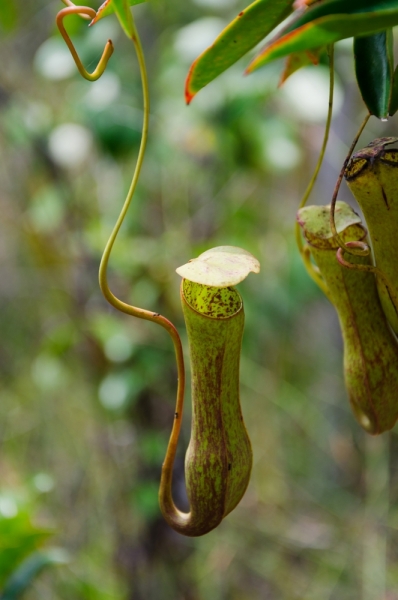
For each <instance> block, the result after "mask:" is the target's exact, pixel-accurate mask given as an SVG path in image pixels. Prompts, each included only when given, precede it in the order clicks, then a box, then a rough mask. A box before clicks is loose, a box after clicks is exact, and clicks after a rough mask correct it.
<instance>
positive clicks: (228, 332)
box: [161, 279, 252, 536]
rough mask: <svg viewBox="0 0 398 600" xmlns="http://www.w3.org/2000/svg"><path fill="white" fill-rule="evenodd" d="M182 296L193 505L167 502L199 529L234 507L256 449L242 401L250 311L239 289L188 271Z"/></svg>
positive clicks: (173, 515) (193, 532)
mask: <svg viewBox="0 0 398 600" xmlns="http://www.w3.org/2000/svg"><path fill="white" fill-rule="evenodd" d="M181 300H182V308H183V313H184V318H185V323H186V327H187V333H188V339H189V347H190V356H191V378H192V433H191V440H190V443H189V447H188V450H187V453H186V458H185V477H186V485H187V494H188V499H189V504H190V512H189V513H187V514H184V513H182V512H181V511H179V510H178V509H176V508H175V506H174V504H172V503H171V502H170V503H168V504H163V505H162V506H161V508H162V512H163V515H164V517H165V519H166V521H167V522H168V523H169V524H170V525H171V526H172V527H173V528H174V529H175V530H176V531H178V532H179V533H182V534H184V535H189V536H198V535H203V534H205V533H207V532H208V531H210V530H211V529H214V528H215V527H216V526H217V525H218V524H219V523H220V522H221V520H222V519H223V518H224V517H225V516H226V515H227V514H228V513H229V512H231V510H233V509H234V508H235V506H236V505H237V504H238V502H239V501H240V499H241V498H242V496H243V494H244V492H245V490H246V487H247V485H248V483H249V478H250V472H251V467H252V450H251V444H250V440H249V437H248V435H247V431H246V428H245V425H244V422H243V417H242V412H241V408H240V401H239V359H240V350H241V342H242V335H243V326H244V312H243V305H242V300H241V298H240V296H239V294H238V292H237V291H236V290H235V289H233V288H214V287H209V286H204V285H201V284H197V283H193V282H191V281H188V280H186V279H184V280H183V281H182V284H181ZM199 311H200V312H199Z"/></svg>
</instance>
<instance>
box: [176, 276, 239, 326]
mask: <svg viewBox="0 0 398 600" xmlns="http://www.w3.org/2000/svg"><path fill="white" fill-rule="evenodd" d="M181 295H182V297H183V298H184V300H185V302H186V303H187V304H188V306H189V307H190V308H192V309H193V310H194V311H195V312H197V313H199V314H200V315H203V316H204V317H208V318H210V319H217V320H221V319H230V318H231V317H233V316H234V315H236V314H237V313H238V312H239V311H241V310H242V308H243V303H242V298H241V297H240V294H239V293H238V292H237V290H236V289H235V288H233V287H223V288H219V287H211V286H208V285H203V284H201V283H194V282H193V281H189V279H183V280H182V283H181Z"/></svg>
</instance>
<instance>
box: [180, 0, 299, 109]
mask: <svg viewBox="0 0 398 600" xmlns="http://www.w3.org/2000/svg"><path fill="white" fill-rule="evenodd" d="M292 5H293V0H256V1H255V2H253V4H251V5H250V6H248V7H247V8H246V9H245V10H243V11H242V12H240V13H239V15H238V16H237V17H236V19H234V20H233V21H232V22H231V23H230V24H229V25H228V26H227V27H226V28H225V29H224V31H222V33H221V34H220V35H219V36H218V38H217V39H216V40H215V42H214V43H213V44H212V45H211V46H209V48H207V49H206V50H205V51H204V52H203V53H202V54H201V55H200V56H199V57H198V58H197V59H196V60H195V61H194V63H193V64H192V65H191V68H190V70H189V73H188V77H187V80H186V85H185V98H186V101H187V103H188V104H189V103H190V101H191V100H192V98H193V97H194V96H195V94H197V93H198V92H199V90H201V89H202V88H203V87H205V85H207V84H208V83H210V82H211V81H213V80H214V79H216V77H218V76H219V75H221V73H223V72H224V71H225V70H226V69H228V68H229V67H230V66H231V65H233V64H234V63H235V62H236V61H237V60H239V59H240V58H241V57H242V56H244V55H245V54H246V52H248V51H249V50H251V49H252V48H254V46H255V45H256V44H258V43H259V42H261V40H262V39H264V38H265V36H266V35H268V33H270V31H272V30H273V29H274V28H275V27H276V26H277V25H279V23H281V22H282V21H283V19H285V18H286V17H287V16H288V15H289V14H290V13H291V11H292Z"/></svg>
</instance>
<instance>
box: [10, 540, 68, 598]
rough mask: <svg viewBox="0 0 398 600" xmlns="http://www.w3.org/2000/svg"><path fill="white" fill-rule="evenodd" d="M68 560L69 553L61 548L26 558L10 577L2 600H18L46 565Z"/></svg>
mask: <svg viewBox="0 0 398 600" xmlns="http://www.w3.org/2000/svg"><path fill="white" fill-rule="evenodd" d="M68 561H69V558H68V555H67V554H66V552H65V551H64V550H62V549H61V548H52V549H49V550H47V551H43V552H35V553H34V554H32V555H31V556H30V557H29V558H27V559H26V560H24V562H23V563H22V564H21V565H20V566H19V567H18V569H16V571H14V573H13V574H12V575H11V577H10V578H9V579H8V581H7V582H6V584H5V586H4V589H3V592H2V594H1V600H17V598H20V597H21V596H22V594H23V593H24V592H25V590H26V589H27V588H28V587H29V585H30V584H31V583H32V581H33V579H34V578H35V577H36V576H37V575H38V574H39V573H40V572H41V571H42V570H43V569H44V568H45V567H48V566H51V565H59V564H65V563H67V562H68Z"/></svg>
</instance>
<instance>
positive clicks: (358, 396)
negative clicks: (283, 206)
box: [298, 203, 398, 434]
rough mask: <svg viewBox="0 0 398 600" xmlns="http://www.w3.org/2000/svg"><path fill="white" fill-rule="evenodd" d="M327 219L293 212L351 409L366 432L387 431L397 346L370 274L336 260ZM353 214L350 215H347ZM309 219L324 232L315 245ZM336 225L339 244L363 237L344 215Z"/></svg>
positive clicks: (359, 260)
mask: <svg viewBox="0 0 398 600" xmlns="http://www.w3.org/2000/svg"><path fill="white" fill-rule="evenodd" d="M340 205H341V203H340ZM325 209H326V210H325ZM351 212H352V213H353V211H351ZM329 218H330V208H329V207H319V206H308V207H305V208H303V209H301V210H300V211H299V213H298V221H299V223H300V224H301V226H302V228H303V232H304V235H306V231H307V229H308V231H310V232H311V244H310V246H309V247H310V251H311V254H312V256H313V258H314V261H315V263H316V264H317V266H318V267H319V269H320V272H321V274H322V276H323V278H324V280H325V282H326V285H327V287H328V289H329V292H330V298H331V300H332V302H333V304H334V306H335V307H336V310H337V313H338V316H339V321H340V325H341V331H342V335H343V341H344V378H345V383H346V388H347V392H348V396H349V399H350V404H351V407H352V410H353V412H354V415H355V417H356V419H357V420H358V422H359V424H360V425H361V426H362V427H363V428H364V429H365V430H366V431H367V432H369V433H372V434H379V433H382V432H383V431H387V430H389V429H391V428H392V427H393V426H394V424H395V422H396V420H397V417H398V344H397V341H396V339H395V336H394V334H393V333H392V331H391V329H390V328H389V325H388V323H387V320H386V317H385V315H384V312H383V310H382V307H381V304H380V301H379V296H378V293H377V287H376V280H375V277H374V274H373V273H370V272H365V271H359V270H355V269H349V268H346V267H344V266H342V265H340V263H339V262H338V261H337V259H336V250H337V249H338V247H339V244H338V242H337V240H336V238H334V237H333V236H332V234H331V231H330V225H329ZM355 218H356V215H355V213H353V215H352V219H354V220H355ZM314 221H315V222H316V223H317V225H318V226H319V225H320V224H321V226H322V227H321V229H322V230H323V231H327V230H328V229H329V233H330V235H329V236H327V237H325V235H324V234H322V236H321V237H320V238H319V241H320V243H319V247H317V240H316V238H315V236H314V235H313V231H314V225H313V223H314ZM341 227H342V223H341V222H340V230H341V233H340V236H341V237H342V238H343V240H344V242H347V241H353V240H362V239H363V237H364V229H363V227H362V226H361V225H360V224H352V223H351V222H350V219H348V220H347V227H346V229H344V228H343V229H342V228H341ZM325 239H327V240H328V247H326V246H325ZM344 258H345V260H347V261H348V262H351V263H356V264H364V265H370V258H369V257H360V256H352V255H348V254H345V255H344Z"/></svg>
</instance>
